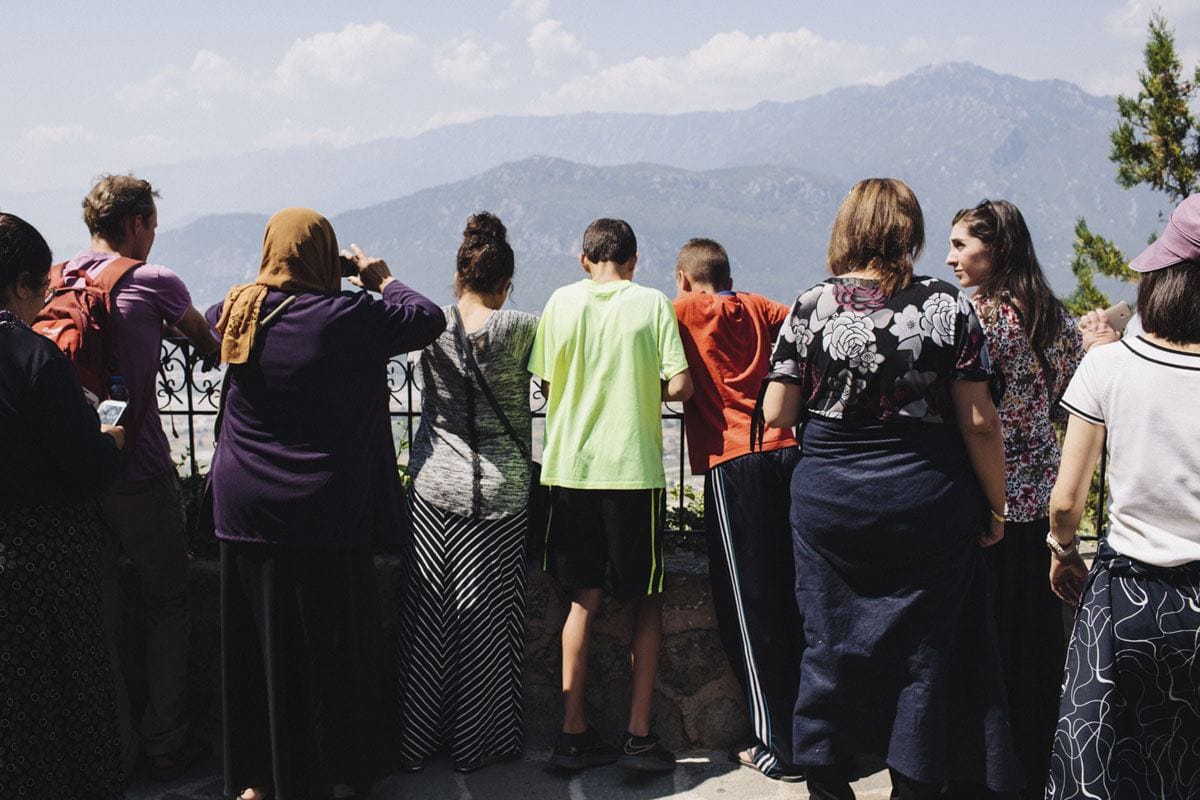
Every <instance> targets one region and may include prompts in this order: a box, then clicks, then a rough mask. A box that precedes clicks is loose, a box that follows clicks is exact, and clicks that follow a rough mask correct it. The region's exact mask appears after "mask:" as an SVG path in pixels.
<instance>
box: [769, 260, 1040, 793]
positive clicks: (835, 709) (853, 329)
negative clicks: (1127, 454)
mask: <svg viewBox="0 0 1200 800" xmlns="http://www.w3.org/2000/svg"><path fill="white" fill-rule="evenodd" d="M991 372H992V370H991V365H990V363H989V360H988V355H987V348H986V344H985V339H984V335H983V331H982V329H981V328H980V325H979V320H978V318H977V317H976V316H975V312H974V309H973V308H972V307H971V304H970V301H969V300H967V298H966V296H965V295H963V294H961V293H960V292H959V291H958V290H957V289H956V288H954V287H952V286H950V285H949V284H947V283H944V282H942V281H938V280H934V279H931V278H914V280H913V283H912V284H911V285H910V286H909V287H908V288H906V289H902V290H900V291H899V292H897V293H895V294H894V295H892V296H890V297H887V296H885V295H883V293H882V292H881V291H880V290H879V286H878V283H877V282H875V281H870V280H861V279H854V278H832V279H830V280H828V281H826V282H824V283H822V284H819V285H818V286H815V287H813V288H812V289H810V290H808V291H806V292H804V293H803V294H801V295H800V297H799V298H798V299H797V301H796V305H795V307H794V308H793V310H792V313H791V315H790V316H789V318H788V320H787V321H786V322H785V323H784V326H783V329H782V330H781V332H780V337H779V340H778V341H777V343H776V346H775V350H774V352H773V354H772V371H771V374H770V376H769V378H770V379H771V380H777V381H785V382H790V383H795V384H797V385H799V386H800V388H801V390H802V392H803V400H804V405H805V408H806V409H807V414H808V416H809V421H808V422H807V424H806V425H805V427H804V431H803V434H802V437H801V456H800V461H799V464H798V465H797V467H796V471H795V472H794V473H793V478H792V511H791V520H792V533H793V546H794V550H795V559H796V599H797V604H798V606H799V609H800V615H801V617H802V618H803V620H804V634H805V639H806V641H807V646H806V649H805V651H804V654H803V656H802V658H801V663H800V685H799V693H798V699H797V701H796V708H795V715H794V718H793V733H794V745H793V757H794V762H795V764H796V765H797V766H801V767H833V766H836V765H841V764H845V763H846V762H847V761H852V760H853V759H855V758H856V757H857V756H859V755H861V754H871V755H874V756H877V757H881V758H883V759H884V760H885V761H886V762H887V764H888V766H889V767H891V768H892V769H894V770H895V771H896V772H899V773H900V774H901V775H902V776H905V777H907V778H909V779H912V780H915V781H918V782H920V783H924V784H934V785H936V784H940V783H943V782H946V781H967V782H971V783H977V784H986V785H987V786H988V787H989V788H991V789H993V790H996V791H1012V790H1014V789H1017V788H1019V787H1020V785H1021V778H1020V771H1019V768H1018V765H1017V764H1016V762H1015V759H1014V757H1013V753H1012V746H1011V742H1010V734H1009V728H1008V718H1007V709H1006V704H1005V698H1004V692H1003V682H1002V679H1001V676H1000V671H999V662H998V654H997V647H996V633H995V623H994V620H993V619H992V616H991V611H990V606H989V603H990V598H989V596H988V580H987V578H988V576H987V570H986V568H985V565H984V562H983V555H982V553H981V551H980V548H979V547H978V545H977V544H976V541H975V540H976V537H977V535H978V534H979V533H980V532H981V531H983V530H984V529H985V526H986V524H987V505H986V502H985V500H984V497H983V494H982V491H981V489H980V487H979V485H978V481H977V479H976V477H975V474H974V471H973V470H972V468H971V465H970V461H969V459H968V457H967V452H966V448H965V446H964V445H963V441H962V436H961V434H960V432H959V430H958V426H957V425H956V424H955V421H954V407H953V403H952V400H951V394H950V385H951V383H952V381H955V380H987V379H988V378H989V377H990V376H991Z"/></svg>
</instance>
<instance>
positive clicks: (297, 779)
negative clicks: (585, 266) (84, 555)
mask: <svg viewBox="0 0 1200 800" xmlns="http://www.w3.org/2000/svg"><path fill="white" fill-rule="evenodd" d="M353 250H354V252H353V254H345V255H344V256H339V253H338V246H337V237H336V235H335V234H334V232H333V228H332V226H331V225H330V224H329V222H328V220H326V219H325V218H324V217H322V216H321V215H320V214H317V213H316V212H315V211H311V210H309V209H303V208H289V209H284V210H283V211H280V212H279V213H277V214H276V215H275V216H273V217H272V218H271V220H270V221H269V222H268V223H267V230H266V235H265V237H264V239H263V256H262V265H261V267H260V269H259V274H258V279H257V280H256V281H255V282H254V283H252V284H246V285H241V286H235V287H233V288H232V289H230V290H229V293H228V294H227V296H226V298H225V301H224V302H223V303H221V304H218V305H216V306H213V307H212V308H211V309H209V311H208V318H209V320H210V322H213V323H214V324H215V326H216V328H217V330H218V331H220V332H221V334H222V337H223V338H222V344H221V360H222V361H223V362H225V363H226V364H227V365H228V367H227V368H228V369H229V370H230V373H229V378H228V382H227V384H226V387H227V391H226V393H225V396H224V397H223V398H222V412H221V416H220V417H219V426H220V427H219V431H218V435H219V445H218V447H217V449H216V453H215V454H214V457H213V464H212V489H213V519H214V528H215V532H216V535H217V538H218V539H219V540H220V542H221V628H222V630H221V639H222V673H223V677H224V681H223V687H224V689H223V691H224V721H225V780H226V787H227V789H228V790H229V792H230V793H233V792H239V791H240V792H241V795H240V796H241V797H242V798H244V799H245V800H261V798H264V797H267V796H272V795H273V796H274V798H275V800H289V799H290V798H306V799H307V798H328V797H331V796H338V797H348V796H353V793H354V792H355V791H362V790H365V788H366V787H368V786H369V785H370V783H371V782H372V781H373V780H374V779H375V778H377V777H379V776H380V775H381V774H382V773H383V772H385V771H386V769H387V764H388V759H389V755H388V753H387V751H386V741H385V736H384V735H383V732H382V729H383V724H384V719H385V715H384V714H383V705H384V704H383V702H382V692H383V681H384V680H385V678H384V675H383V672H382V670H381V669H380V668H379V665H378V664H377V663H376V660H377V658H378V657H379V655H380V653H381V651H382V647H381V645H380V612H379V601H378V598H377V596H376V594H375V574H374V569H373V564H372V559H371V545H372V543H373V542H377V541H379V540H381V539H387V538H393V537H395V536H397V534H398V533H399V532H400V530H401V526H402V525H403V517H402V515H401V511H400V502H399V498H400V484H399V477H398V475H397V473H396V460H395V450H394V446H393V444H392V438H391V432H390V424H389V418H388V397H389V395H388V388H387V362H388V360H389V359H390V358H391V357H393V356H395V355H398V354H400V353H403V352H406V351H408V350H416V349H420V348H422V347H424V346H425V345H426V344H428V343H429V342H431V341H433V340H434V339H436V338H437V337H438V335H439V334H440V333H441V332H442V330H443V329H444V328H445V325H446V321H445V317H444V316H443V314H442V311H441V309H439V308H438V307H437V305H436V304H434V303H433V302H432V301H430V300H428V299H427V298H425V297H423V296H422V295H420V294H418V293H417V292H415V291H413V290H412V289H409V288H408V287H407V286H405V285H404V284H403V283H401V282H400V281H398V280H396V279H395V278H394V277H392V275H391V272H390V271H389V269H388V266H387V264H385V263H384V262H383V261H382V260H380V259H376V258H368V257H367V256H365V255H363V253H362V251H360V250H358V248H357V247H355V248H353ZM343 264H346V265H347V267H349V266H351V265H352V266H353V272H354V273H356V274H355V275H354V276H353V277H352V280H353V281H355V282H356V283H357V284H358V285H360V286H362V287H363V288H364V289H367V290H368V291H366V292H341V291H339V289H340V285H341V277H342V272H343V270H342V265H343ZM348 271H349V270H348ZM371 292H379V293H381V294H382V299H379V298H376V297H373V296H372V295H371Z"/></svg>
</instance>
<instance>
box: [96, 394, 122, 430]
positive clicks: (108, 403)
mask: <svg viewBox="0 0 1200 800" xmlns="http://www.w3.org/2000/svg"><path fill="white" fill-rule="evenodd" d="M128 405H129V403H127V402H126V401H124V400H105V401H104V402H103V403H101V404H100V405H99V407H98V408H97V409H96V414H97V415H99V417H100V424H101V425H120V424H121V417H122V416H124V414H125V408H126V407H127V406H128Z"/></svg>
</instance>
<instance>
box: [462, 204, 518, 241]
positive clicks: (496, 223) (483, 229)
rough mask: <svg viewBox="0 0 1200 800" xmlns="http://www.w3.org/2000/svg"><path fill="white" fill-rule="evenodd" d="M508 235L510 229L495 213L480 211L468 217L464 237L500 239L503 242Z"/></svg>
mask: <svg viewBox="0 0 1200 800" xmlns="http://www.w3.org/2000/svg"><path fill="white" fill-rule="evenodd" d="M507 236H508V229H507V228H505V227H504V223H503V222H501V221H500V218H499V217H497V216H496V215H495V214H492V213H490V212H487V211H480V212H479V213H478V214H472V215H471V216H470V217H468V218H467V227H466V228H464V229H463V238H464V239H498V240H499V241H501V242H503V241H504V240H505V238H506V237H507Z"/></svg>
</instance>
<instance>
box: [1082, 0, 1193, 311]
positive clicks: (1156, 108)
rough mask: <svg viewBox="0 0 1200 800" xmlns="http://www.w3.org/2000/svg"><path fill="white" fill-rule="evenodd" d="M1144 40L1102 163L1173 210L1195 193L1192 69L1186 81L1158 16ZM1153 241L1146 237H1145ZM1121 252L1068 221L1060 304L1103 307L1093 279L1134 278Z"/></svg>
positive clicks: (1106, 301)
mask: <svg viewBox="0 0 1200 800" xmlns="http://www.w3.org/2000/svg"><path fill="white" fill-rule="evenodd" d="M1149 30H1150V36H1149V38H1148V39H1147V41H1146V48H1145V50H1144V51H1143V52H1144V53H1145V58H1146V68H1145V69H1144V70H1142V71H1140V72H1138V81H1139V83H1141V87H1142V88H1141V90H1140V91H1139V92H1138V94H1137V97H1126V96H1124V95H1120V96H1118V97H1117V113H1118V114H1119V115H1120V117H1121V121H1120V123H1118V124H1117V127H1116V128H1115V129H1114V130H1113V131H1112V133H1111V134H1110V139H1111V141H1112V150H1111V151H1110V152H1109V156H1108V157H1109V160H1111V161H1112V162H1113V163H1114V164H1116V165H1117V183H1119V184H1120V185H1121V186H1123V187H1124V188H1126V189H1132V188H1133V187H1135V186H1140V185H1142V184H1146V185H1148V186H1150V187H1152V188H1154V189H1157V190H1158V191H1160V192H1162V193H1163V194H1165V195H1166V196H1167V198H1168V199H1170V201H1171V204H1172V205H1174V204H1176V203H1178V202H1179V201H1180V200H1182V199H1184V198H1185V197H1187V196H1188V195H1190V194H1192V193H1194V192H1196V191H1197V190H1198V189H1200V121H1198V120H1197V119H1196V117H1194V116H1193V115H1192V113H1191V111H1190V109H1189V108H1188V103H1189V101H1190V100H1191V99H1192V97H1193V95H1195V94H1196V93H1197V90H1198V89H1200V66H1197V67H1196V71H1195V74H1194V76H1193V79H1192V80H1191V81H1187V80H1185V79H1184V77H1183V65H1182V63H1181V62H1180V60H1179V56H1178V55H1176V53H1175V33H1174V31H1173V30H1172V29H1171V27H1170V25H1168V24H1167V20H1166V19H1165V18H1164V17H1163V16H1162V15H1161V14H1160V13H1158V12H1155V13H1154V14H1152V15H1151V16H1150V26H1149ZM1151 239H1152V240H1153V236H1152V237H1151ZM1126 264H1127V259H1126V258H1125V255H1124V253H1122V252H1121V249H1120V248H1119V247H1117V246H1116V245H1115V244H1113V243H1112V242H1111V241H1109V240H1108V239H1105V238H1104V237H1103V236H1101V235H1099V234H1097V233H1093V232H1092V231H1091V230H1089V229H1088V226H1087V223H1086V221H1085V220H1083V219H1082V218H1081V219H1079V220H1078V221H1077V222H1076V224H1075V257H1074V258H1073V259H1072V260H1071V272H1073V273H1074V274H1075V278H1076V280H1077V282H1078V285H1077V287H1076V289H1075V293H1074V294H1073V295H1071V297H1070V298H1068V299H1067V306H1068V307H1069V308H1070V309H1071V311H1072V312H1073V313H1076V314H1082V313H1085V312H1087V311H1090V310H1091V309H1093V308H1102V307H1104V306H1107V305H1109V299H1108V297H1107V296H1106V295H1105V294H1104V292H1102V291H1100V290H1099V289H1098V288H1097V287H1096V283H1095V276H1096V275H1097V274H1100V275H1105V276H1107V277H1110V278H1120V279H1123V280H1127V281H1134V280H1136V279H1137V273H1135V272H1133V271H1132V270H1130V269H1129V267H1128V266H1126Z"/></svg>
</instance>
